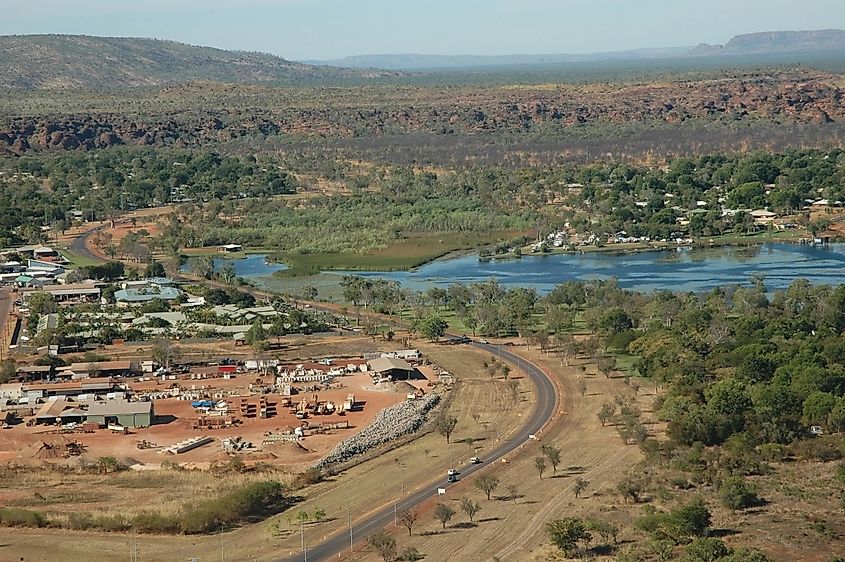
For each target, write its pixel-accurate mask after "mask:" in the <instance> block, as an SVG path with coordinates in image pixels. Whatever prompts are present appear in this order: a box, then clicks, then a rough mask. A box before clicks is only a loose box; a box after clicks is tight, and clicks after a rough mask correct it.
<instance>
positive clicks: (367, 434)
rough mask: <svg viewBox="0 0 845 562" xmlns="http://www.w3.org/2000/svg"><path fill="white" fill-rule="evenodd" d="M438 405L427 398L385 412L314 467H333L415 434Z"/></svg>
mask: <svg viewBox="0 0 845 562" xmlns="http://www.w3.org/2000/svg"><path fill="white" fill-rule="evenodd" d="M438 402H440V396H439V395H437V394H429V395H428V396H426V397H425V398H422V399H419V400H407V401H405V402H402V403H400V404H396V405H395V406H391V407H390V408H385V409H384V410H382V411H381V412H379V414H378V415H377V416H376V418H375V419H374V420H373V423H371V424H370V425H368V426H367V427H366V428H364V430H363V431H361V432H360V433H358V434H356V435H353V436H352V437H350V438H349V439H345V440H343V441H341V442H340V443H338V444H337V445H336V446H335V448H334V449H332V450H331V451H330V452H329V454H328V455H326V456H325V457H323V458H322V459H320V461H319V462H318V463H317V464H316V465H315V466H316V467H317V468H319V469H324V468H327V467H329V466H331V465H334V464H339V463H344V462H347V461H349V460H352V458H353V457H355V456H357V455H360V454H362V453H364V452H366V451H369V450H370V449H372V448H373V447H378V446H379V445H382V444H384V443H387V442H388V441H392V440H394V439H396V438H398V437H402V436H403V435H408V434H409V433H414V432H415V431H417V430H419V429H420V428H421V427H422V425H423V423H425V417H426V414H428V412H430V411H431V409H432V408H434V407H435V406H436V405H437V403H438Z"/></svg>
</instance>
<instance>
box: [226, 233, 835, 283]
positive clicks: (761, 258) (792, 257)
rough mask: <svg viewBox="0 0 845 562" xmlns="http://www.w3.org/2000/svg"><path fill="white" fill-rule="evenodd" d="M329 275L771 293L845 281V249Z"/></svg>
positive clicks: (658, 254) (257, 275)
mask: <svg viewBox="0 0 845 562" xmlns="http://www.w3.org/2000/svg"><path fill="white" fill-rule="evenodd" d="M219 261H220V260H218V264H219ZM232 263H234V264H235V269H236V271H237V272H238V275H240V276H242V277H245V278H247V279H251V280H253V281H257V282H259V284H260V282H261V280H262V278H265V279H266V278H267V277H269V276H270V275H272V273H273V272H274V271H277V270H280V269H285V266H284V265H282V264H274V263H268V262H266V260H265V256H262V255H252V256H249V257H247V258H246V259H243V260H234V261H233V262H232ZM218 266H219V265H218ZM327 273H331V274H332V275H336V276H339V275H347V274H351V275H360V276H363V277H374V278H383V279H391V280H395V281H399V282H400V283H402V285H403V286H405V287H409V288H411V289H416V290H421V289H422V290H424V289H427V288H429V287H431V286H434V285H437V286H442V287H446V286H449V285H451V284H452V283H476V282H480V281H486V280H489V279H491V278H495V279H496V280H497V281H499V282H500V283H502V284H503V285H509V286H520V287H534V288H536V289H537V290H538V291H539V292H541V293H545V292H548V291H550V290H551V289H553V288H554V287H555V285H558V284H560V283H563V282H564V281H568V280H572V279H576V280H577V279H580V280H587V279H609V278H611V277H616V278H617V279H618V280H619V285H620V286H622V287H624V288H627V289H632V290H636V291H645V292H650V291H654V290H659V289H667V290H671V291H694V292H699V291H707V290H710V289H712V288H714V287H717V286H724V285H735V284H744V283H747V282H748V280H749V278H750V277H751V275H753V274H755V273H757V274H763V275H765V277H766V286H767V287H768V288H769V289H784V288H786V287H787V286H788V285H789V284H790V283H792V282H793V281H794V280H795V279H798V278H800V277H804V278H806V279H808V280H809V281H810V282H812V283H814V284H830V285H836V284H840V283H845V245H843V244H831V245H829V246H824V247H821V246H818V247H814V246H802V245H798V244H782V243H781V244H778V243H772V244H763V245H757V246H749V247H722V248H705V249H695V250H682V251H677V250H661V251H653V252H640V253H629V254H613V253H606V252H592V253H585V254H555V255H549V256H533V255H531V256H524V257H523V258H522V259H513V260H498V261H495V260H494V261H487V262H482V261H479V260H478V257H477V256H476V255H474V254H473V255H465V256H460V257H452V258H444V259H440V260H437V261H434V262H431V263H429V264H426V265H424V266H422V267H420V268H418V269H415V270H412V271H395V272H379V271H363V272H362V271H354V272H341V271H337V272H327Z"/></svg>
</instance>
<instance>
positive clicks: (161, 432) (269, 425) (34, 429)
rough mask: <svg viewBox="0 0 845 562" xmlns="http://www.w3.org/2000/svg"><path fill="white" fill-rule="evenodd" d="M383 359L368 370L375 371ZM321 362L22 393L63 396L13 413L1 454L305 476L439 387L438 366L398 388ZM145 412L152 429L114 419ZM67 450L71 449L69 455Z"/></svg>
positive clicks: (356, 363) (419, 370) (250, 365)
mask: <svg viewBox="0 0 845 562" xmlns="http://www.w3.org/2000/svg"><path fill="white" fill-rule="evenodd" d="M371 355H378V354H371ZM380 359H381V358H380V357H374V358H371V359H370V363H371V364H374V365H376V366H378V364H379V360H380ZM320 361H321V362H320V363H318V362H316V361H314V362H300V363H296V364H284V363H282V362H281V361H278V360H274V361H273V362H272V365H270V364H269V362H268V365H263V364H262V365H261V367H260V369H259V368H258V365H257V362H256V361H249V360H248V361H245V362H243V363H244V364H242V365H238V364H237V363H238V362H237V361H235V360H227V361H225V362H226V363H230V362H231V363H233V364H232V365H213V366H208V365H204V366H190V367H187V366H185V367H181V366H179V367H178V369H179V370H185V371H186V372H184V373H180V374H169V372H168V374H157V375H156V374H152V373H150V374H146V375H143V374H138V375H137V376H122V377H114V378H110V379H108V381H109V382H108V384H103V385H101V386H98V387H97V388H98V389H102V390H106V391H108V392H107V393H106V392H103V393H102V394H97V393H96V391H95V390H92V389H89V390H86V394H84V395H79V394H77V395H76V396H70V395H65V394H64V392H67V393H68V394H70V392H71V389H70V388H68V387H70V386H71V384H70V383H67V384H62V383H55V384H54V385H50V384H31V385H30V384H23V385H19V386H20V387H21V389H22V392H25V393H27V394H28V396H31V395H32V394H33V393H35V392H42V393H43V392H44V389H48V390H50V391H52V392H56V393H59V395H58V396H56V395H54V396H50V397H48V398H45V399H44V400H45V402H44V403H43V404H42V403H40V400H39V403H37V404H32V407H29V408H26V407H23V408H21V407H19V408H17V409H16V413H17V414H18V415H20V416H21V417H20V418H19V419H18V421H19V422H20V423H16V424H14V425H12V426H11V427H9V428H8V429H6V430H4V431H3V432H0V451H2V453H0V454H2V458H4V459H5V460H18V461H21V462H28V461H37V460H44V459H49V460H50V461H52V462H56V461H61V460H72V458H71V457H76V456H82V455H85V456H87V457H89V458H98V457H104V456H111V457H115V458H117V459H118V460H121V461H122V462H124V464H127V465H128V466H130V467H134V468H136V469H139V468H157V467H158V466H160V465H161V463H162V462H165V461H168V462H171V463H178V464H180V465H183V466H186V467H190V468H205V469H207V468H210V467H211V466H212V464H213V463H215V462H220V461H225V460H226V459H227V458H228V456H229V455H230V454H235V453H238V454H241V455H242V456H243V460H244V461H245V462H246V463H254V462H262V463H269V464H272V465H280V466H289V467H303V466H304V467H307V466H310V465H312V464H314V463H316V462H317V461H318V460H320V459H321V458H322V457H323V456H324V455H325V454H326V453H327V452H328V451H329V450H331V449H332V447H334V446H335V445H337V443H338V442H340V441H342V440H344V439H346V438H348V437H350V436H352V435H354V434H355V433H357V432H359V431H361V430H362V429H363V428H365V427H366V426H368V425H369V424H370V423H371V422H372V420H373V419H374V418H375V417H376V416H377V415H378V413H379V412H380V411H381V410H383V409H384V408H387V407H389V406H393V405H396V404H399V403H402V402H405V401H408V400H415V399H421V398H423V397H424V396H425V395H426V394H427V393H428V392H431V391H432V390H433V389H434V388H436V386H435V383H436V377H437V375H438V374H439V371H438V369H437V368H436V367H434V366H432V365H423V364H420V365H419V366H416V365H415V366H414V373H415V375H414V376H415V378H414V379H412V380H408V381H401V382H398V381H396V382H394V381H392V380H391V378H390V376H389V375H388V376H386V377H383V378H382V377H381V375H380V374H379V372H378V371H374V370H372V368H371V367H370V365H369V364H368V361H367V360H366V359H364V358H363V357H358V358H345V359H342V360H334V361H333V360H330V359H320ZM403 363H404V362H403ZM173 368H174V369H176V368H177V367H175V366H174V367H173ZM259 371H267V373H263V372H259ZM270 371H272V373H270ZM430 379H434V381H435V382H431V380H430ZM379 380H381V381H382V382H378V381H379ZM56 386H61V387H62V390H59V389H57V388H56ZM52 392H51V393H52ZM118 396H119V398H118ZM27 401H29V400H28V397H24V398H21V402H27ZM27 406H28V404H27ZM145 409H146V411H152V412H154V413H153V416H152V420H150V418H149V416H147V417H146V418H144V421H142V422H141V423H133V422H132V420H134V419H140V418H137V417H132V416H129V417H128V418H127V416H126V415H120V416H118V413H119V412H121V411H144V410H145ZM111 410H114V411H115V414H114V416H112V415H111V414H109V412H110V411H111ZM92 412H102V413H105V414H106V415H105V416H104V415H102V414H100V415H92ZM27 414H30V415H27ZM83 418H84V419H87V420H88V421H82V419H83ZM95 418H96V419H95ZM92 419H95V421H91V420H92ZM107 419H113V423H111V422H110V423H105V422H106V420H107ZM118 422H122V424H121V423H118ZM68 443H73V444H74V445H73V446H72V447H70V448H68V447H66V444H68Z"/></svg>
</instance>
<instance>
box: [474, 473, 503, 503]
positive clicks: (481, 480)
mask: <svg viewBox="0 0 845 562" xmlns="http://www.w3.org/2000/svg"><path fill="white" fill-rule="evenodd" d="M475 487H476V488H478V489H479V490H481V491H482V492H484V493H485V494H486V495H487V499H488V500H489V499H490V496H491V495H492V494H493V492H495V491H496V488H498V487H499V479H498V478H497V477H496V476H493V475H492V474H482V475H481V476H479V477H478V478H476V479H475Z"/></svg>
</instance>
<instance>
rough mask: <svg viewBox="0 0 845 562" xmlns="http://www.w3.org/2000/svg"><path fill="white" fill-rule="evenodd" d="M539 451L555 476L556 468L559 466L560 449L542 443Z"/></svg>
mask: <svg viewBox="0 0 845 562" xmlns="http://www.w3.org/2000/svg"><path fill="white" fill-rule="evenodd" d="M540 450H541V451H542V452H543V455H545V456H546V458H547V459H549V464H550V465H552V471H553V472H554V473H555V474H557V466H558V465H559V464H560V449H558V448H557V447H555V446H554V445H552V444H551V443H544V444H543V446H542V447H540Z"/></svg>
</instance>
